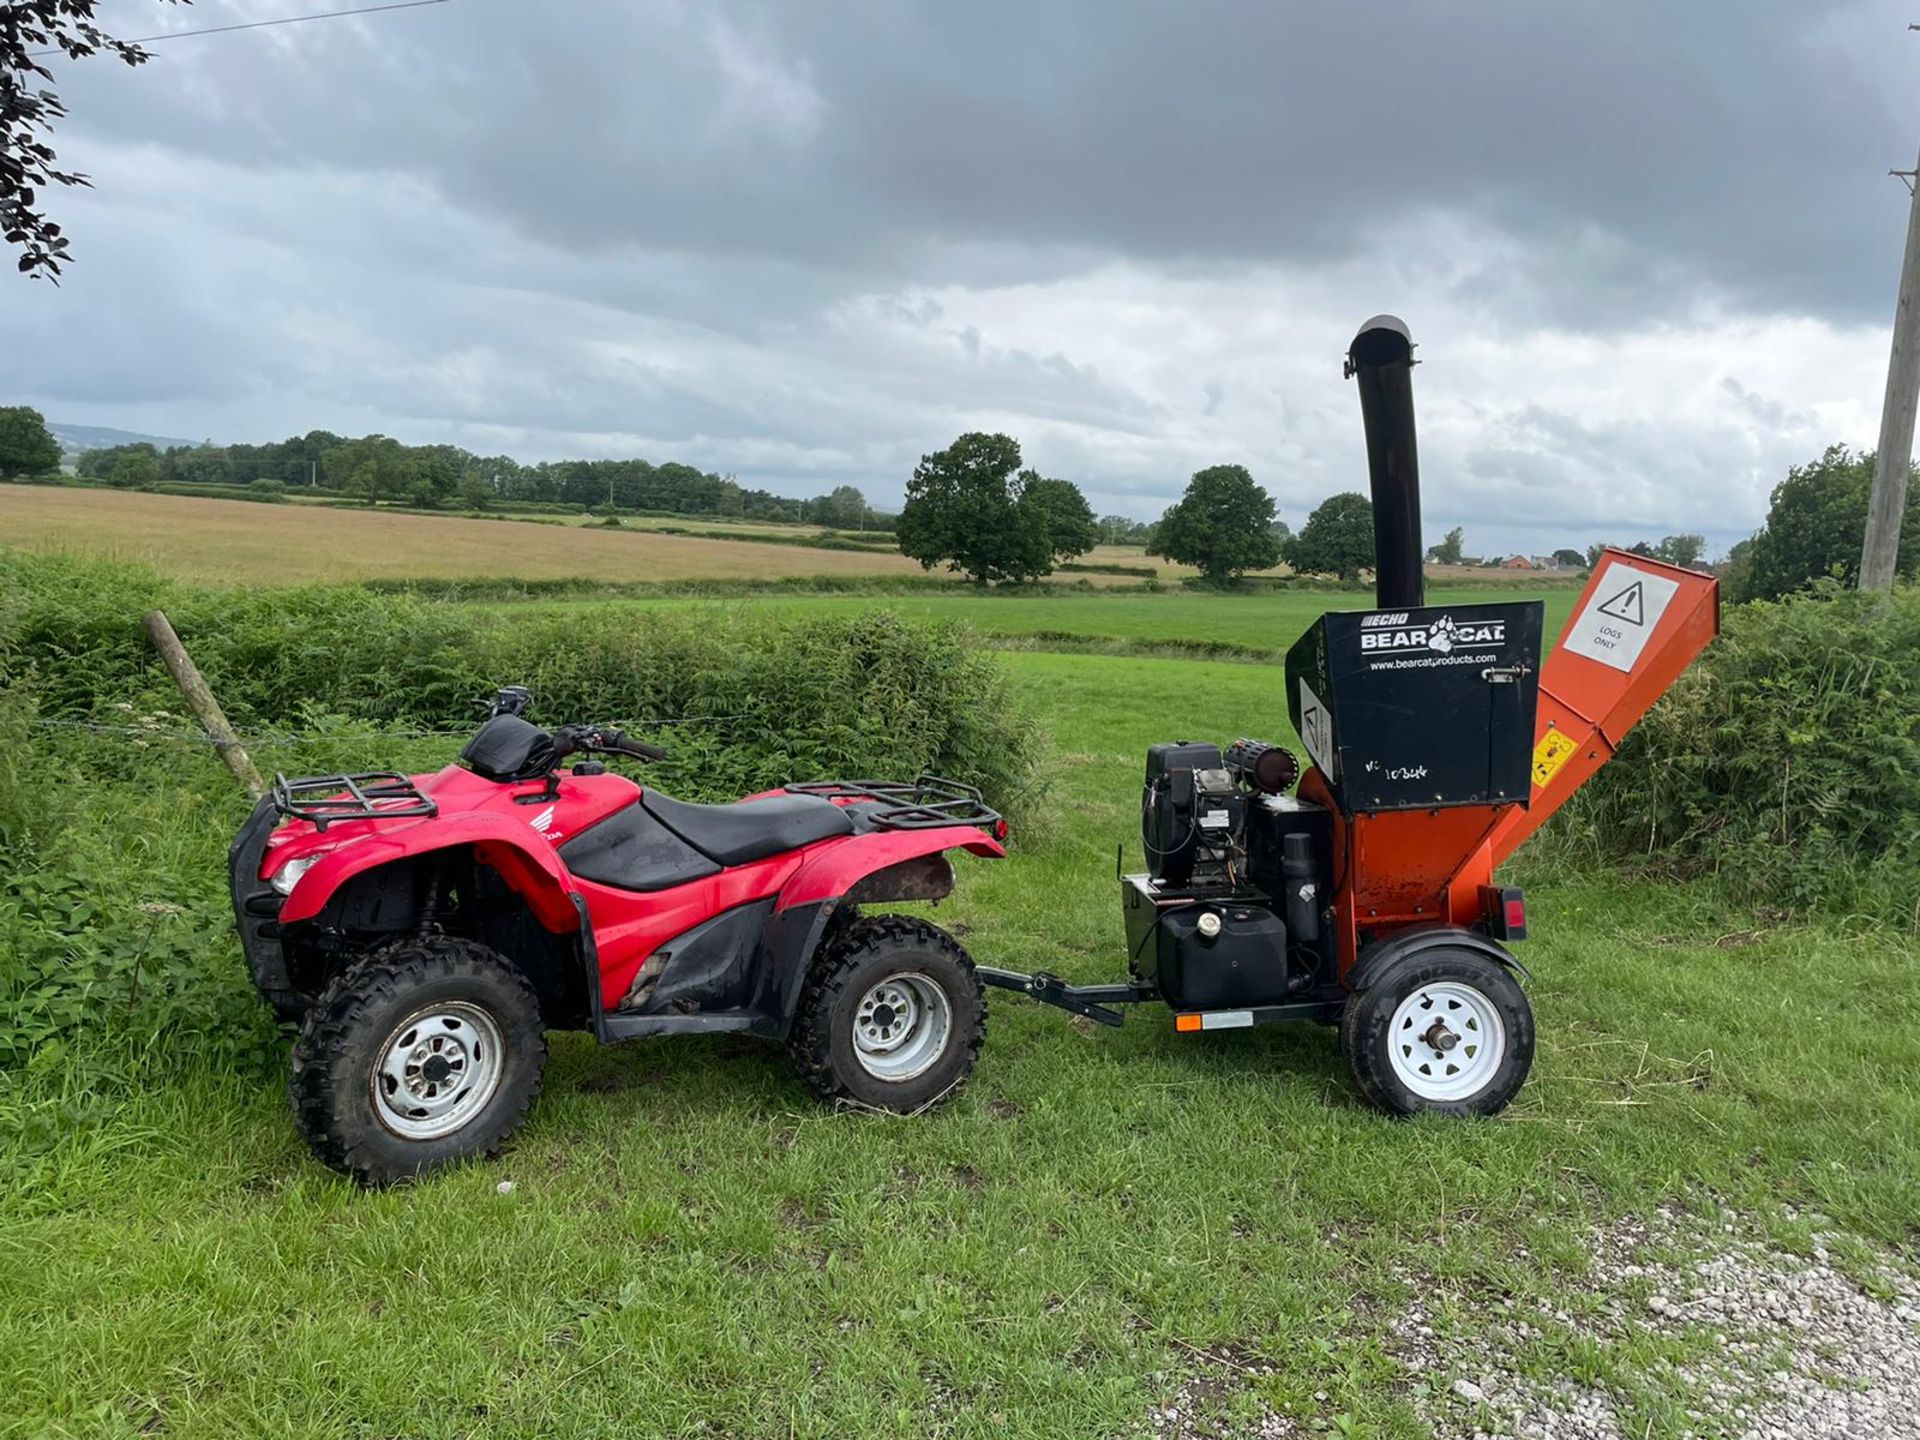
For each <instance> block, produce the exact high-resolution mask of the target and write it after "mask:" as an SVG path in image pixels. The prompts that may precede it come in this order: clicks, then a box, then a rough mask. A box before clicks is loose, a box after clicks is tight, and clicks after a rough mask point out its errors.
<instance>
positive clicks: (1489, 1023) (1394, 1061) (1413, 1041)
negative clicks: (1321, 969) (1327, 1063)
mask: <svg viewBox="0 0 1920 1440" xmlns="http://www.w3.org/2000/svg"><path fill="white" fill-rule="evenodd" d="M1340 1048H1341V1049H1342V1050H1343V1051H1345V1052H1346V1056H1347V1063H1348V1064H1349V1065H1351V1066H1352V1067H1353V1077H1354V1079H1355V1080H1356V1081H1357V1082H1358V1083H1359V1086H1360V1091H1361V1093H1362V1094H1363V1095H1365V1096H1366V1097H1367V1099H1368V1100H1370V1101H1372V1102H1373V1103H1374V1104H1375V1105H1377V1106H1379V1107H1380V1108H1381V1109H1382V1110H1385V1111H1387V1112H1389V1113H1390V1114H1394V1115H1415V1114H1418V1113H1420V1112H1421V1111H1424V1110H1431V1111H1434V1112H1436V1113H1438V1114H1442V1115H1496V1114H1498V1113H1499V1112H1500V1111H1502V1110H1504V1109H1506V1108H1507V1105H1508V1103H1509V1102H1510V1101H1511V1100H1512V1099H1513V1097H1514V1096H1515V1095H1517V1094H1519V1092H1520V1087H1521V1085H1522V1084H1524V1083H1525V1082H1526V1078H1527V1071H1528V1070H1530V1069H1531V1068H1532V1066H1533V1010H1532V1008H1531V1007H1530V1006H1529V1005H1528V1004H1527V996H1526V992H1525V991H1523V990H1522V989H1521V988H1520V985H1519V983H1518V982H1517V981H1516V980H1515V979H1514V978H1513V976H1512V974H1510V973H1509V972H1508V970H1507V969H1506V967H1505V966H1503V965H1501V964H1500V963H1498V962H1497V961H1495V960H1493V959H1491V958H1489V957H1488V956H1486V955H1482V954H1479V953H1478V952H1476V951H1473V950H1469V949H1466V948H1465V947H1460V948H1454V947H1451V946H1448V947H1436V948H1434V949H1430V950H1422V951H1419V952H1417V953H1415V954H1412V955H1409V956H1407V957H1406V958H1405V959H1404V960H1401V961H1399V962H1398V963H1397V964H1393V965H1389V966H1388V967H1387V968H1385V969H1384V970H1382V971H1381V972H1380V973H1378V974H1376V975H1373V976H1370V977H1369V978H1368V979H1367V981H1366V983H1365V985H1364V987H1363V988H1362V989H1360V990H1357V991H1355V992H1354V994H1353V996H1352V998H1350V999H1349V1000H1348V1001H1347V1008H1346V1013H1345V1014H1344V1015H1343V1016H1342V1017H1341V1021H1340Z"/></svg>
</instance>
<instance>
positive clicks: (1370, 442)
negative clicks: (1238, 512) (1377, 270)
mask: <svg viewBox="0 0 1920 1440" xmlns="http://www.w3.org/2000/svg"><path fill="white" fill-rule="evenodd" d="M1413 364H1414V360H1413V342H1412V338H1411V336H1410V335H1409V333H1408V331H1407V328H1406V326H1405V325H1404V324H1402V323H1401V322H1400V321H1399V320H1397V319H1395V318H1394V317H1392V316H1386V315H1383V316H1379V317H1376V318H1375V319H1373V320H1370V321H1368V322H1367V323H1366V324H1365V325H1364V326H1362V327H1361V330H1360V333H1359V334H1358V335H1357V336H1356V337H1355V338H1354V342H1353V345H1352V348H1351V350H1350V351H1349V353H1348V357H1347V374H1348V375H1349V376H1351V377H1353V378H1355V379H1356V380H1357V381H1358V382H1359V389H1360V399H1361V411H1362V417H1363V420H1364V422H1365V427H1366V436H1367V454H1368V469H1369V474H1370V480H1371V488H1372V492H1373V515H1374V530H1375V555H1376V565H1375V576H1376V580H1375V587H1376V588H1375V608H1374V609H1373V610H1370V611H1333V612H1329V613H1328V614H1326V615H1323V616H1321V617H1320V619H1319V620H1318V621H1316V622H1315V623H1314V625H1313V626H1312V628H1311V629H1309V630H1308V631H1307V633H1306V634H1305V635H1304V636H1302V637H1301V638H1300V640H1299V641H1298V642H1297V643H1296V644H1295V645H1294V646H1293V648H1292V649H1291V650H1290V651H1289V652H1288V655H1287V660H1286V667H1285V680H1284V695H1285V704H1286V706H1287V710H1288V713H1289V715H1290V716H1291V718H1292V721H1293V726H1294V729H1295V730H1296V732H1297V733H1298V734H1299V736H1300V739H1301V742H1302V744H1303V745H1304V748H1305V750H1306V756H1307V759H1308V761H1309V762H1310V763H1309V767H1308V768H1307V769H1306V771H1305V773H1304V774H1301V773H1300V767H1299V765H1298V762H1297V761H1296V759H1295V757H1294V756H1293V755H1292V754H1291V753H1290V752H1289V751H1287V750H1285V749H1282V748H1281V747H1279V746H1276V745H1269V744H1266V743H1263V742H1259V741H1253V740H1245V739H1243V740H1236V741H1234V742H1233V743H1232V744H1231V745H1229V746H1227V747H1225V748H1224V749H1223V748H1221V747H1220V746H1218V745H1215V744H1212V743H1208V742H1197V741H1186V740H1182V741H1176V742H1171V743H1167V744H1159V745H1154V746H1151V747H1150V748H1149V749H1148V751H1147V766H1146V784H1145V788H1144V791H1143V794H1142V798H1141V833H1142V841H1143V845H1144V849H1145V852H1146V865H1147V868H1146V870H1145V872H1144V873H1141V874H1133V875H1123V876H1122V877H1121V881H1120V897H1121V909H1122V913H1123V915H1124V917H1125V922H1126V935H1127V953H1128V970H1129V976H1128V978H1127V980H1126V981H1124V982H1122V983H1119V984H1114V985H1083V986H1075V985H1068V984H1066V983H1065V982H1063V981H1061V980H1060V979H1058V978H1057V977H1055V976H1053V975H1049V974H1046V973H1044V972H1043V973H1040V974H1036V975H1021V974H1015V973H1012V972H1008V971H998V970H987V969H984V968H983V969H982V971H981V977H982V978H983V979H984V980H986V981H987V982H988V983H989V984H993V985H999V986H1002V987H1004V988H1008V989H1014V990H1019V991H1021V992H1023V993H1025V994H1028V995H1030V996H1032V997H1033V998H1035V999H1038V1000H1041V1001H1044V1002H1046V1003H1049V1004H1053V1005H1058V1006H1061V1007H1063V1008H1065V1009H1068V1010H1073V1011H1076V1012H1079V1013H1082V1014H1086V1015H1089V1016H1091V1017H1092V1018H1094V1019H1096V1020H1100V1021H1103V1022H1105V1023H1108V1024H1119V1023H1120V1020H1121V1014H1120V1012H1119V1011H1118V1010H1116V1009H1114V1008H1112V1007H1113V1006H1115V1005H1117V1004H1126V1003H1132V1002H1137V1001H1147V1000H1159V1001H1164V1002H1165V1003H1166V1004H1167V1005H1168V1006H1170V1007H1171V1008H1172V1009H1173V1011H1174V1017H1175V1018H1174V1025H1175V1028H1176V1029H1177V1030H1180V1031H1207V1030H1221V1029H1236V1028H1243V1027H1247V1026H1252V1025H1262V1024H1267V1023H1270V1022H1274V1021H1280V1020H1317V1021H1321V1022H1323V1023H1327V1024H1337V1025H1338V1026H1339V1028H1340V1037H1341V1044H1342V1048H1343V1049H1344V1051H1345V1052H1346V1055H1347V1059H1348V1061H1349V1063H1350V1064H1351V1065H1352V1067H1353V1071H1354V1075H1355V1078H1356V1080H1357V1081H1358V1083H1359V1085H1360V1088H1361V1090H1362V1092H1363V1093H1364V1094H1365V1095H1366V1096H1367V1098H1368V1099H1369V1100H1370V1101H1372V1102H1373V1103H1374V1104H1376V1105H1379V1106H1380V1107H1381V1108H1383V1109H1386V1110H1389V1111H1392V1112H1395V1113H1399V1114H1411V1113H1413V1112H1416V1111H1420V1110H1435V1111H1441V1112H1444V1113H1452V1114H1491V1113H1494V1112H1496V1111H1498V1110H1500V1109H1502V1108H1503V1107H1504V1106H1505V1105H1506V1104H1507V1103H1508V1102H1509V1101H1510V1100H1511V1099H1512V1098H1513V1096H1514V1095H1515V1094H1516V1093H1517V1092H1518V1091H1519V1089H1520V1086H1521V1084H1522V1083H1523V1082H1524V1081H1525V1079H1526V1076H1527V1071H1528V1069H1529V1067H1530V1066H1531V1064H1532V1059H1533V1017H1532V1012H1531V1010H1530V1008H1529V1006H1528V1004H1527V999H1526V995H1525V992H1524V991H1523V990H1522V989H1521V987H1520V984H1519V979H1520V978H1521V976H1522V975H1523V974H1524V971H1523V970H1522V969H1521V967H1520V965H1519V963H1518V962H1517V961H1516V960H1514V958H1513V957H1512V955H1511V954H1510V953H1509V952H1508V950H1507V948H1506V946H1507V944H1508V943H1509V942H1512V941H1515V940H1520V939H1524V938H1525V936H1526V905H1525V899H1524V897H1523V896H1522V895H1521V893H1520V891H1519V890H1517V889H1514V888H1511V887H1508V886H1503V885H1500V884H1499V883H1497V881H1496V878H1495V870H1496V867H1497V866H1498V865H1499V864H1500V862H1501V861H1502V860H1504V859H1505V858H1506V857H1507V856H1509V855H1511V854H1512V853H1513V851H1514V849H1515V848H1516V847H1517V846H1518V845H1519V844H1520V843H1521V841H1523V840H1524V839H1525V838H1526V837H1527V836H1528V835H1530V834H1532V833H1533V831H1534V830H1535V829H1537V828H1538V827H1539V826H1540V824H1541V823H1542V822H1543V821H1544V820H1545V819H1546V818H1547V816H1549V815H1551V814H1552V813H1553V812H1554V810H1556V809H1558V808H1559V806H1560V805H1562V804H1564V803H1565V802H1566V800H1567V798H1568V797H1569V796H1570V795H1572V794H1573V792H1574V791H1575V790H1577V789H1578V788H1579V787H1580V785H1581V784H1582V783H1584V782H1585V781H1586V779H1587V778H1588V777H1589V776H1590V775H1592V774H1593V773H1594V772H1595V771H1596V770H1598V769H1599V768H1600V766H1601V765H1603V764H1605V763H1606V761H1607V760H1608V759H1609V758H1610V757H1611V756H1612V754H1613V752H1614V750H1615V748H1616V747H1617V746H1618V745H1619V742H1620V740H1621V737H1622V736H1624V735H1625V734H1626V732H1627V730H1628V729H1630V728H1631V727H1632V726H1633V724H1634V723H1635V722H1636V721H1637V720H1639V718H1640V717H1641V716H1642V715H1644V714H1645V713H1646V712H1647V710H1648V709H1649V708H1650V707H1651V706H1652V704H1653V702H1654V701H1655V700H1657V699H1659V697H1660V696H1661V695H1662V694H1663V693H1665V691H1666V690H1667V688H1668V687H1669V686H1670V685H1671V684H1672V683H1673V681H1674V680H1675V678H1677V677H1678V676H1679V674H1680V673H1681V672H1682V671H1683V670H1685V669H1686V667H1687V666H1688V665H1689V664H1690V663H1691V662H1692V660H1693V658H1694V656H1696V655H1698V654H1699V653H1700V651H1701V650H1702V649H1703V648H1705V646H1706V644H1707V642H1708V641H1710V640H1711V639H1712V638H1713V637H1714V635H1715V634H1716V633H1717V631H1718V628H1719V606H1718V591H1717V582H1716V581H1715V580H1714V579H1713V577H1711V576H1709V575H1701V574H1696V573H1694V572H1692V571H1689V570H1683V569H1680V568H1678V567H1676V566H1672V565H1665V564H1662V563H1660V562H1658V561H1654V560H1649V559H1643V558H1642V557H1640V556H1637V555H1631V554H1627V553H1625V552H1622V551H1617V550H1607V551H1606V552H1604V554H1603V555H1602V557H1601V559H1600V560H1599V562H1598V563H1597V564H1596V565H1595V566H1594V570H1593V575H1592V578H1591V579H1590V580H1589V581H1588V583H1587V587H1586V590H1585V591H1584V593H1583V594H1582V595H1581V597H1580V602H1579V605H1578V606H1577V607H1576V609H1575V610H1574V613H1573V617H1572V619H1571V620H1570V621H1569V622H1568V623H1567V625H1566V628H1565V629H1564V630H1563V631H1562V632H1561V634H1560V636H1559V638H1558V639H1557V640H1556V641H1554V643H1553V645H1552V647H1551V648H1550V649H1548V650H1547V651H1546V652H1545V655H1544V659H1543V656H1542V650H1541V639H1542V636H1541V614H1542V606H1541V605H1540V603H1539V602H1538V601H1517V602H1512V603H1499V604H1482V605H1428V604H1426V603H1425V595H1424V582H1423V575H1422V570H1421V553H1422V550H1421V543H1420V487H1419V463H1418V455H1417V449H1416V445H1415V437H1414V424H1413V395H1412V367H1413ZM1278 689H1279V686H1277V685H1276V690H1278ZM1274 698H1275V702H1276V707H1277V705H1278V703H1279V701H1280V698H1281V697H1280V695H1279V694H1276V695H1275V697H1274ZM1296 780H1297V783H1296ZM1290 791H1291V793H1289V792H1290Z"/></svg>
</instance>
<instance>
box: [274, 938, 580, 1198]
mask: <svg viewBox="0 0 1920 1440" xmlns="http://www.w3.org/2000/svg"><path fill="white" fill-rule="evenodd" d="M546 1060H547V1037H546V1032H545V1030H544V1029H543V1028H542V1026H541V1022H540V1001H539V997H538V996H536V995H535V994H534V991H533V987H532V986H531V985H529V984H528V983H527V980H526V977H525V976H523V975H522V974H521V973H520V972H519V971H518V970H516V969H515V968H514V967H513V966H512V965H510V964H508V963H507V961H505V960H503V959H502V958H501V957H500V956H499V955H496V954H495V953H494V952H493V951H491V950H489V949H487V948H486V947H485V946H483V945H476V944H474V943H473V942H472V941H468V940H455V939H452V938H450V937H448V936H422V937H419V938H416V939H410V940H402V941H399V942H397V943H396V944H392V945H388V946H386V947H384V948H382V949H379V950H376V951H374V952H373V953H371V954H369V955H367V956H366V957H365V958H364V959H362V960H360V961H358V962H357V963H355V964H353V965H351V966H349V967H348V968H347V969H345V970H343V971H341V972H340V974H338V975H336V976H335V977H334V979H333V981H332V983H331V984H329V985H328V986H327V988H326V990H325V991H324V992H322V994H321V996H320V998H319V999H318V1000H316V1001H314V1003H313V1008H312V1009H311V1010H309V1011H308V1012H307V1017H306V1023H305V1024H304V1025H303V1026H302V1027H301V1030H300V1038H299V1039H298V1040H297V1041H295V1042H294V1047H293V1078H292V1080H291V1081H290V1082H289V1084H288V1090H289V1092H290V1093H291V1095H292V1098H293V1114H294V1120H295V1121H296V1123H297V1124H298V1125H299V1127H300V1134H301V1136H302V1137H303V1138H304V1139H305V1140H306V1142H307V1144H308V1145H309V1146H311V1147H312V1149H313V1153H314V1154H315V1155H317V1156H318V1157H319V1158H320V1160H321V1161H322V1162H323V1163H325V1164H327V1165H330V1166H332V1167H333V1168H334V1169H335V1170H338V1171H340V1172H341V1173H342V1174H345V1175H350V1176H352V1177H353V1178H354V1179H355V1180H358V1181H359V1182H360V1183H361V1184H362V1185H391V1184H395V1183H397V1182H400V1181H404V1180H411V1179H413V1178H414V1177H415V1176H417V1175H421V1174H424V1173H425V1172H427V1171H429V1170H437V1169H439V1168H440V1167H442V1166H444V1165H450V1164H453V1163H454V1162H455V1161H458V1160H465V1159H467V1158H469V1157H470V1156H475V1155H491V1154H493V1153H494V1152H495V1151H496V1150H498V1149H499V1148H500V1146H501V1145H502V1144H504V1143H505V1141H506V1139H507V1137H508V1136H510V1135H512V1134H513V1132H514V1131H515V1130H517V1129H519V1128H520V1122H521V1121H522V1120H524V1119H526V1116H527V1107H528V1106H530V1105H531V1104H532V1103H533V1099H534V1097H535V1096H536V1095H538V1094H539V1093H540V1072H541V1070H542V1069H543V1068H544V1067H545V1065H546Z"/></svg>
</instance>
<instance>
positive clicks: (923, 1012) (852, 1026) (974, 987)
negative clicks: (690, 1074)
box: [787, 915, 987, 1115]
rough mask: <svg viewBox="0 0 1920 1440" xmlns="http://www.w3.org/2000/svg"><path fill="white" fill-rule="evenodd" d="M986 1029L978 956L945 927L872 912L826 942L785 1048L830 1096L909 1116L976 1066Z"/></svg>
mask: <svg viewBox="0 0 1920 1440" xmlns="http://www.w3.org/2000/svg"><path fill="white" fill-rule="evenodd" d="M986 1035H987V1001H986V992H985V990H984V988H983V987H982V985H981V983H980V977H979V976H978V975H977V974H975V973H974V968H973V958H972V957H971V956H969V955H968V954H967V952H966V950H965V949H963V948H962V947H961V945H960V942H959V941H957V940H955V939H954V938H953V936H951V935H949V934H948V933H947V932H946V931H944V930H942V929H941V928H940V927H939V926H937V925H933V924H930V923H929V922H927V921H925V920H919V919H914V918H911V917H909V916H905V915H876V916H866V917H862V918H860V919H857V920H854V921H853V922H851V923H850V924H846V925H844V926H842V927H841V928H840V929H839V930H838V931H837V932H836V933H834V934H833V935H831V936H830V937H829V938H828V939H827V941H826V942H825V943H824V944H823V945H822V946H821V948H820V951H819V953H818V954H817V955H816V956H815V957H814V961H813V965H812V967H811V968H810V969H809V971H808V972H807V978H806V981H805V983H804V985H803V986H802V988H801V993H800V1004H799V1008H798V1010H797V1011H796V1013H795V1015H794V1021H793V1029H792V1031H791V1033H790V1034H789V1036H788V1040H787V1048H788V1051H789V1052H790V1053H791V1055H792V1056H793V1062H794V1066H795V1068H797V1069H798V1070H799V1072H800V1074H801V1077H802V1078H803V1079H805V1080H806V1081H807V1083H808V1084H809V1085H811V1086H812V1087H813V1088H814V1090H815V1091H816V1092H818V1093H819V1095H820V1096H821V1097H822V1098H823V1099H826V1100H828V1101H830V1102H833V1103H836V1104H843V1105H851V1106H855V1107H858V1108H861V1109H868V1110H891V1111H894V1112H896V1113H899V1114H905V1115H911V1114H913V1113H915V1112H917V1111H920V1110H925V1109H926V1108H928V1107H929V1106H931V1105H934V1104H937V1103H938V1102H939V1101H941V1100H942V1099H944V1098H946V1096H948V1095H949V1094H951V1093H952V1092H953V1091H954V1090H955V1089H957V1088H958V1087H959V1085H960V1084H961V1082H962V1081H964V1080H965V1079H966V1078H967V1076H968V1075H969V1074H971V1073H972V1072H973V1066H974V1062H975V1061H976V1060H978V1059H979V1058H980V1047H981V1045H982V1044H983V1043H984V1042H985V1040H986Z"/></svg>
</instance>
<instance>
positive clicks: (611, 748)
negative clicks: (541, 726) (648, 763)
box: [553, 725, 667, 764]
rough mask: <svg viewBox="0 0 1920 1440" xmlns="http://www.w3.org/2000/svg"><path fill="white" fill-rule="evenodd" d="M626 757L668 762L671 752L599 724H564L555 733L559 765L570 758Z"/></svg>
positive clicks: (555, 750) (556, 757) (556, 758)
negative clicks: (594, 756)
mask: <svg viewBox="0 0 1920 1440" xmlns="http://www.w3.org/2000/svg"><path fill="white" fill-rule="evenodd" d="M581 754H591V755H625V756H628V757H629V758H631V759H634V760H664V759H666V758H667V752H666V751H664V750H662V749H661V748H660V747H659V746H658V745H649V744H647V742H646V741H644V740H635V739H634V738H633V737H632V736H631V735H628V734H627V733H626V732H624V731H621V730H615V729H613V728H611V727H607V728H604V729H603V728H602V727H600V726H598V725H562V726H561V727H560V728H559V729H557V730H555V731H554V732H553V759H554V763H556V764H558V763H559V762H560V761H561V760H564V759H565V758H566V757H567V756H569V755H581Z"/></svg>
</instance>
